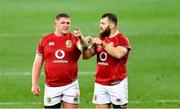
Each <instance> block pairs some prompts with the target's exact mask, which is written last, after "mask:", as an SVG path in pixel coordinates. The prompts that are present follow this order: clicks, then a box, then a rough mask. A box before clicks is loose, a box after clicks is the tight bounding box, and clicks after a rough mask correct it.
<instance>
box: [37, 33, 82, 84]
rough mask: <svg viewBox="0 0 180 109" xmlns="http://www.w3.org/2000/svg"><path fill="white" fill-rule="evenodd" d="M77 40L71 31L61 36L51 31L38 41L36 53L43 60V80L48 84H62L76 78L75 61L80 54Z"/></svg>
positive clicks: (76, 67)
mask: <svg viewBox="0 0 180 109" xmlns="http://www.w3.org/2000/svg"><path fill="white" fill-rule="evenodd" d="M77 41H78V39H77V37H75V36H73V35H72V34H71V33H68V34H66V35H65V36H62V37H58V36H56V35H55V34H54V33H51V34H48V35H46V36H44V37H43V38H42V39H41V41H40V42H39V45H38V49H37V54H40V55H42V56H43V58H44V60H45V68H44V71H45V82H46V84H47V85H48V86H51V87H58V86H64V85H67V84H69V83H71V82H72V81H74V80H75V79H76V78H77V75H78V65H77V61H78V59H79V57H80V55H81V51H80V50H79V49H78V48H77V46H76V43H77Z"/></svg>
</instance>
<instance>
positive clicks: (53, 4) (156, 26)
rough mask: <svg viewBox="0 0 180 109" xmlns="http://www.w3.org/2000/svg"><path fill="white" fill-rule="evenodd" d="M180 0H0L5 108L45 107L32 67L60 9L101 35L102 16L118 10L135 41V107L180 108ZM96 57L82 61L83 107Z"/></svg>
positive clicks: (1, 101) (0, 98) (0, 79)
mask: <svg viewBox="0 0 180 109" xmlns="http://www.w3.org/2000/svg"><path fill="white" fill-rule="evenodd" d="M179 4H180V1H179V0H0V108H32V107H34V108H41V107H43V87H44V86H43V85H44V79H43V78H44V75H43V72H42V75H41V80H40V85H41V95H40V96H39V97H35V96H32V94H31V91H30V90H31V75H30V72H31V68H32V63H33V59H34V55H35V50H36V46H37V43H38V41H39V39H40V38H41V37H42V36H43V35H45V34H47V33H50V32H53V31H54V28H53V21H54V17H55V15H56V14H57V13H59V12H67V13H68V14H69V15H70V16H71V20H72V28H71V29H72V30H73V29H74V28H75V27H79V28H80V29H81V30H82V32H83V33H84V34H85V35H93V36H97V35H98V32H99V31H98V24H99V19H100V16H101V15H102V14H103V13H105V12H114V13H116V14H117V16H118V17H119V30H120V31H121V32H122V33H124V34H126V35H127V36H128V38H129V40H130V42H131V44H132V51H131V54H130V56H129V62H128V76H129V77H128V81H129V107H130V108H178V107H179V108H180V79H179V78H180V68H179V67H180V52H179V48H180V7H179ZM94 71H95V58H92V59H90V60H82V59H81V60H80V61H79V72H80V74H79V81H80V82H79V83H80V89H81V104H80V107H81V108H94V105H93V104H92V102H91V101H92V95H93V85H94V84H93V81H94Z"/></svg>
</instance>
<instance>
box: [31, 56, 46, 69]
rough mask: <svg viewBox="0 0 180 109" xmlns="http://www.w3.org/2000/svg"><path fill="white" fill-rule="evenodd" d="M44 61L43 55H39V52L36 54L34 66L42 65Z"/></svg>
mask: <svg viewBox="0 0 180 109" xmlns="http://www.w3.org/2000/svg"><path fill="white" fill-rule="evenodd" d="M43 61H44V58H43V56H42V55H39V54H36V56H35V59H34V64H33V66H36V67H41V66H42V64H43Z"/></svg>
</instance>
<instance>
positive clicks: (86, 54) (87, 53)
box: [82, 48, 95, 59]
mask: <svg viewBox="0 0 180 109" xmlns="http://www.w3.org/2000/svg"><path fill="white" fill-rule="evenodd" d="M94 55H95V50H94V49H93V48H89V49H87V50H83V53H82V56H83V59H89V58H91V57H93V56H94Z"/></svg>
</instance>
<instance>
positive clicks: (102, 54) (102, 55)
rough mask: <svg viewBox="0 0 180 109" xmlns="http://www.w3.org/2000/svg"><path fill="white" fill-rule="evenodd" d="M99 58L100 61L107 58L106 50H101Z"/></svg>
mask: <svg viewBox="0 0 180 109" xmlns="http://www.w3.org/2000/svg"><path fill="white" fill-rule="evenodd" d="M99 58H100V60H101V61H105V60H106V59H107V53H106V52H101V53H100V55H99Z"/></svg>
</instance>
